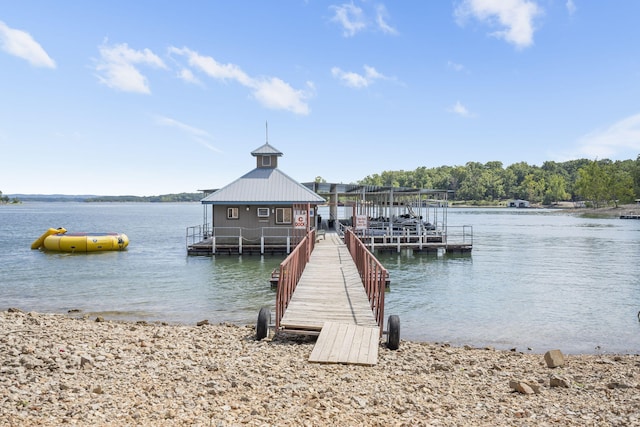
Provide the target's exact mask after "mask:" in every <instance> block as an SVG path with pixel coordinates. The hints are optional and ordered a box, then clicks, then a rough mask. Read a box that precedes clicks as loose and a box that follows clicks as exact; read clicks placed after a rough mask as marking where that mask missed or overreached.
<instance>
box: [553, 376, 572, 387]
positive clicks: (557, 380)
mask: <svg viewBox="0 0 640 427" xmlns="http://www.w3.org/2000/svg"><path fill="white" fill-rule="evenodd" d="M549 387H564V388H569V380H567V379H566V378H563V377H559V376H556V375H554V376H552V377H551V378H550V379H549Z"/></svg>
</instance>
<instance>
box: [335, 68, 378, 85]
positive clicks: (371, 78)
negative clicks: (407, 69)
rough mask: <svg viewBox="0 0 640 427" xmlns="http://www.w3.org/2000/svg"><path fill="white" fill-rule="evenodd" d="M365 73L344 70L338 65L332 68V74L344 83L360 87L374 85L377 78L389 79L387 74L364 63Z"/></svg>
mask: <svg viewBox="0 0 640 427" xmlns="http://www.w3.org/2000/svg"><path fill="white" fill-rule="evenodd" d="M363 68H364V75H362V74H358V73H354V72H353V71H343V70H341V69H340V68H338V67H333V68H332V69H331V75H332V76H333V77H335V78H337V79H338V80H340V81H341V82H342V83H343V84H344V85H346V86H349V87H352V88H356V89H360V88H363V87H368V86H370V85H372V84H373V83H374V82H375V81H376V80H380V79H385V80H386V79H389V78H388V77H386V76H385V75H383V74H381V73H379V72H378V71H377V70H376V69H375V68H373V67H370V66H368V65H364V67H363Z"/></svg>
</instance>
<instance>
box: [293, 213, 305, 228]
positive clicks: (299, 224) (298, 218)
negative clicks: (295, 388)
mask: <svg viewBox="0 0 640 427" xmlns="http://www.w3.org/2000/svg"><path fill="white" fill-rule="evenodd" d="M293 228H304V229H306V228H307V211H296V212H295V217H294V223H293Z"/></svg>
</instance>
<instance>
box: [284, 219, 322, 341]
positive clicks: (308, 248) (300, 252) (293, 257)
mask: <svg viewBox="0 0 640 427" xmlns="http://www.w3.org/2000/svg"><path fill="white" fill-rule="evenodd" d="M315 234H316V230H315V229H311V230H310V231H309V232H308V233H307V235H306V236H304V238H303V239H302V240H301V241H300V243H299V244H298V245H297V246H296V247H295V249H294V250H293V251H291V253H290V254H289V256H288V257H287V258H285V260H284V261H282V262H281V263H280V274H279V276H278V289H277V292H276V331H278V330H280V321H281V320H282V316H284V312H285V310H286V309H287V306H288V305H289V302H290V301H291V297H292V296H293V291H295V290H296V286H298V282H299V281H300V277H301V276H302V273H303V272H304V268H305V266H306V265H307V262H309V258H310V257H311V252H312V251H313V248H314V244H315V241H316V238H315Z"/></svg>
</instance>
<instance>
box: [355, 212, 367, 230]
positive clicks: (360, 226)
mask: <svg viewBox="0 0 640 427" xmlns="http://www.w3.org/2000/svg"><path fill="white" fill-rule="evenodd" d="M366 229H367V216H366V215H356V230H366Z"/></svg>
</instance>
